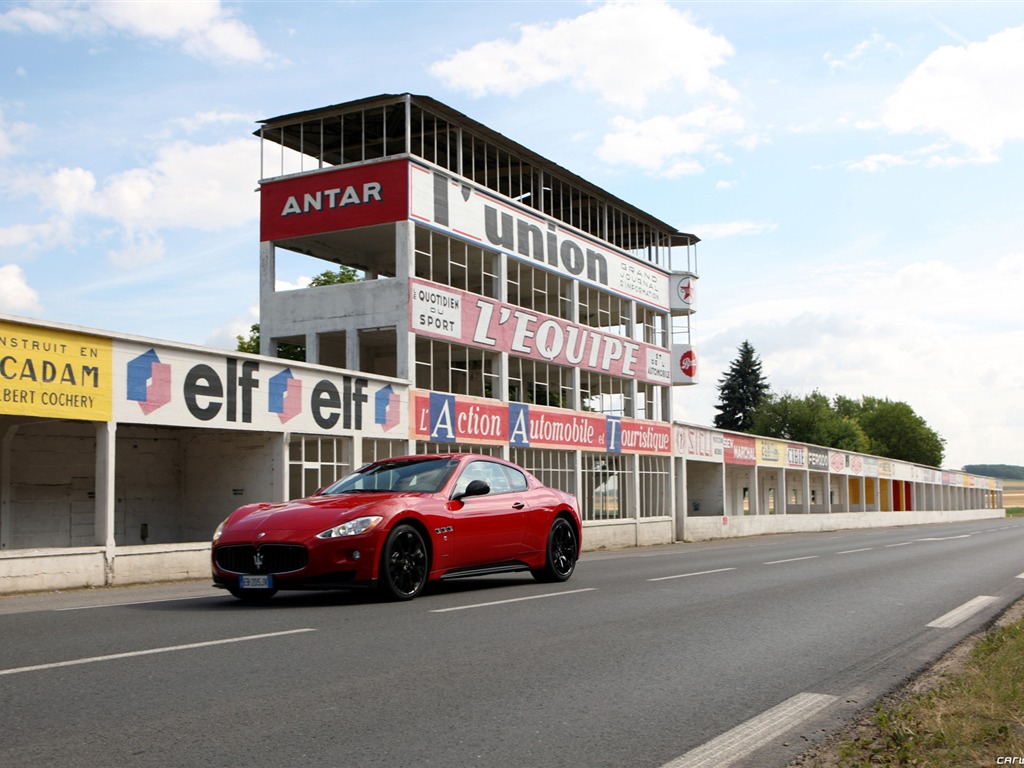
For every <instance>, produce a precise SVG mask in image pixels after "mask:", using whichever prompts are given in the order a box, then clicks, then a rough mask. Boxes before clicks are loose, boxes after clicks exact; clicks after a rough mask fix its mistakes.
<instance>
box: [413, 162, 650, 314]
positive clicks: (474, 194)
mask: <svg viewBox="0 0 1024 768" xmlns="http://www.w3.org/2000/svg"><path fill="white" fill-rule="evenodd" d="M409 167H410V174H409V175H410V180H409V184H410V218H412V219H414V220H416V221H420V222H423V223H425V224H429V225H430V226H432V227H435V228H438V229H442V230H444V231H447V232H450V233H452V234H455V235H458V236H459V237H463V238H468V239H470V240H472V241H474V242H477V243H479V244H480V245H481V246H483V247H485V248H490V249H493V250H496V251H501V252H503V253H506V254H508V255H509V256H511V257H512V258H515V259H520V260H523V261H528V262H531V263H535V264H537V265H538V266H542V267H543V268H544V269H547V270H550V271H552V272H556V273H558V274H560V275H564V276H566V277H571V278H575V279H577V280H581V281H583V282H585V283H588V284H590V285H594V286H597V287H599V288H605V289H607V290H609V291H611V292H613V293H618V294H621V295H623V296H627V297H629V298H631V299H636V300H637V301H640V302H643V303H644V304H647V305H649V306H652V307H655V308H656V309H661V310H664V311H666V312H667V311H668V310H669V309H670V306H669V276H668V273H666V272H663V271H661V270H659V269H656V268H654V267H653V266H649V265H647V264H644V263H643V262H641V261H638V260H637V259H634V258H633V257H632V256H630V255H629V254H627V253H626V252H625V251H621V250H619V249H618V248H616V247H615V246H613V245H611V244H610V243H606V242H604V241H603V240H598V239H597V238H594V237H591V236H589V235H585V234H583V233H581V232H578V231H576V230H574V229H570V228H568V227H567V226H566V225H565V224H564V223H562V222H559V221H557V220H556V219H550V218H547V217H545V216H544V215H543V214H541V213H539V212H538V211H536V210H534V209H532V208H528V207H526V206H520V205H517V204H516V203H514V202H513V201H512V200H509V199H508V198H505V197H502V196H500V195H497V194H495V193H493V192H490V191H489V190H486V189H482V188H480V187H477V186H476V185H473V184H470V183H469V182H468V181H466V180H463V179H458V178H454V177H452V176H449V175H447V174H445V173H441V172H440V171H437V170H434V169H432V168H428V167H425V166H421V165H418V164H416V163H411V164H410V166H409Z"/></svg>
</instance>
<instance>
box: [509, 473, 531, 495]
mask: <svg viewBox="0 0 1024 768" xmlns="http://www.w3.org/2000/svg"><path fill="white" fill-rule="evenodd" d="M505 473H506V474H507V475H508V477H509V480H510V481H511V486H510V489H511V490H513V491H516V492H517V493H518V492H519V491H525V490H526V489H527V488H528V487H529V483H527V481H526V475H524V474H523V473H522V472H520V471H519V470H518V469H513V468H512V467H505Z"/></svg>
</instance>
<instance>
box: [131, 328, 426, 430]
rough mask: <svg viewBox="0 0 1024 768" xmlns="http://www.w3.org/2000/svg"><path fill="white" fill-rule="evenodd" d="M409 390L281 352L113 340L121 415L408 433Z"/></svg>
mask: <svg viewBox="0 0 1024 768" xmlns="http://www.w3.org/2000/svg"><path fill="white" fill-rule="evenodd" d="M407 391H408V390H407V387H406V386H404V385H402V384H399V383H397V382H388V381H381V380H379V379H374V378H371V377H367V376H362V375H359V374H354V373H345V372H341V371H339V372H337V373H334V372H330V371H325V370H315V369H311V368H307V367H306V366H304V365H301V364H299V365H296V364H289V362H288V361H285V360H278V359H276V358H259V359H257V358H253V357H242V356H235V355H231V354H227V353H218V352H203V351H198V350H185V349H177V348H174V347H164V346H151V345H147V344H143V343H137V342H130V341H120V340H118V341H115V342H114V417H115V418H116V419H117V421H119V422H131V423H136V424H159V425H163V426H175V427H220V428H226V429H248V430H258V431H261V432H284V431H288V432H305V433H309V434H318V433H330V434H334V433H339V432H356V431H358V432H360V433H361V434H363V435H366V436H368V437H390V438H394V439H405V438H407V436H408V421H407V409H408V405H407V397H408V395H407Z"/></svg>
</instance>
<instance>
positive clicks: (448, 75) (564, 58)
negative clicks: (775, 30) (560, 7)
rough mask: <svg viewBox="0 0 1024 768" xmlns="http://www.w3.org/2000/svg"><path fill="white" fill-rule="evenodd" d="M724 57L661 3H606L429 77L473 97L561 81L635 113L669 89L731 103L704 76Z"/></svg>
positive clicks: (480, 50) (722, 44) (461, 56)
mask: <svg viewBox="0 0 1024 768" xmlns="http://www.w3.org/2000/svg"><path fill="white" fill-rule="evenodd" d="M732 54H733V47H732V45H730V44H729V42H728V41H727V40H726V39H725V38H723V37H719V36H717V35H715V34H713V33H712V32H711V31H709V30H707V29H704V28H702V27H699V26H697V24H695V23H694V22H693V20H692V18H691V16H690V14H689V13H686V12H683V11H679V10H677V9H676V8H674V7H673V6H672V5H670V4H668V3H666V2H661V1H660V0H658V1H656V2H629V1H627V0H613V1H612V2H608V3H603V4H601V5H599V6H597V7H596V8H595V9H594V10H591V11H588V12H587V13H584V14H582V15H581V16H577V17H576V18H571V19H563V20H561V21H558V22H555V23H554V24H547V25H539V24H538V25H525V26H523V27H521V28H520V30H519V40H518V41H515V42H510V41H508V40H492V41H488V42H483V43H478V44H477V45H475V46H473V47H472V48H470V49H469V50H466V51H459V52H458V53H456V54H454V55H453V56H451V57H449V58H447V59H445V60H443V61H439V62H437V63H435V64H434V65H433V66H432V67H431V69H430V71H431V73H432V74H433V75H434V76H435V77H438V78H440V79H441V80H443V81H444V82H445V84H446V85H448V86H449V87H451V88H455V89H458V90H464V91H469V92H470V93H471V94H472V95H474V96H483V95H485V94H488V93H499V94H512V95H515V94H519V93H521V92H523V91H525V90H526V89H528V88H533V87H536V86H539V85H543V84H546V83H552V82H557V81H568V82H570V83H571V84H573V85H574V86H576V87H577V88H579V89H580V90H582V91H587V92H597V93H598V94H600V96H601V98H602V99H604V100H605V101H607V102H611V103H613V104H619V105H623V106H627V107H631V108H634V109H638V108H640V107H642V106H643V105H644V104H645V103H646V102H647V100H648V99H649V98H650V97H651V96H653V95H655V94H657V93H661V92H665V91H668V90H670V89H672V88H674V87H677V86H682V88H683V89H684V90H685V91H686V93H688V94H691V95H693V94H712V95H715V96H718V97H722V98H727V99H731V98H734V97H735V92H734V91H733V89H732V87H731V86H730V85H729V84H728V83H727V82H726V81H724V80H722V79H720V78H718V77H716V76H715V75H714V74H712V70H714V69H715V68H716V67H718V66H720V65H722V64H723V63H724V62H725V60H726V59H727V58H728V57H729V56H731V55H732Z"/></svg>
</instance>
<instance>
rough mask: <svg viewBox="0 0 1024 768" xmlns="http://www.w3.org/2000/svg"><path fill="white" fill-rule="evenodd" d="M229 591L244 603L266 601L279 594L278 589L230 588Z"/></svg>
mask: <svg viewBox="0 0 1024 768" xmlns="http://www.w3.org/2000/svg"><path fill="white" fill-rule="evenodd" d="M228 592H230V593H231V595H232V596H233V597H237V598H238V599H239V600H241V601H242V602H243V603H265V602H267V601H268V600H269V599H270V598H272V597H273V596H274V595H276V594H277V590H276V589H229V590H228Z"/></svg>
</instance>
